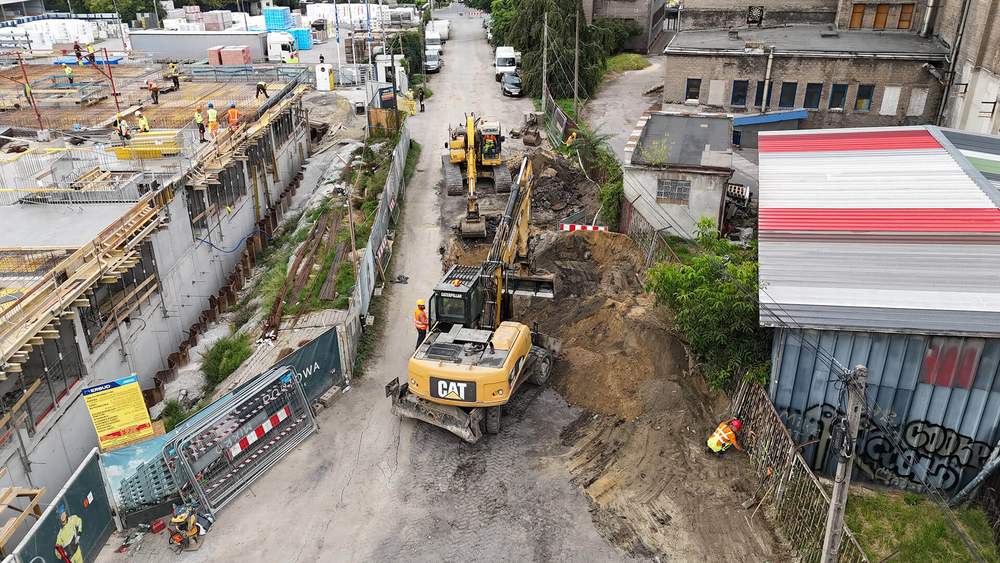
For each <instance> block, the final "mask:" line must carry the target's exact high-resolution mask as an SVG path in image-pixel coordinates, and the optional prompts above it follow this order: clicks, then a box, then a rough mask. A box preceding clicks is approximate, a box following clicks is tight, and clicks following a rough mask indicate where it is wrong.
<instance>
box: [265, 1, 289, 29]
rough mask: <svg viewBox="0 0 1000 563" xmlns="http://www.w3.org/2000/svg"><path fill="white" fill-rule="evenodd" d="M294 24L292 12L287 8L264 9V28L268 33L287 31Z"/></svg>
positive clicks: (272, 7) (270, 7)
mask: <svg viewBox="0 0 1000 563" xmlns="http://www.w3.org/2000/svg"><path fill="white" fill-rule="evenodd" d="M294 23H295V22H294V20H293V19H292V12H291V10H289V9H288V7H287V6H268V7H266V8H264V26H265V27H266V28H267V30H268V31H287V30H288V29H289V28H291V27H292V26H293V25H294Z"/></svg>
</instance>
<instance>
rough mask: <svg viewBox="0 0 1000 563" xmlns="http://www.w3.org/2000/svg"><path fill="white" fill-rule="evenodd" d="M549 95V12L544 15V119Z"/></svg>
mask: <svg viewBox="0 0 1000 563" xmlns="http://www.w3.org/2000/svg"><path fill="white" fill-rule="evenodd" d="M548 96H549V12H548V10H546V11H545V13H544V15H543V16H542V119H543V120H544V119H545V100H546V99H547V98H548Z"/></svg>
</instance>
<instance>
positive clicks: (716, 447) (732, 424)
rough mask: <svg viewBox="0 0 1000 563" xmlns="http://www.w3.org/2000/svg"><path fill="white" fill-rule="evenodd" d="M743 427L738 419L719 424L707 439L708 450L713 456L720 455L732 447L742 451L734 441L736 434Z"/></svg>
mask: <svg viewBox="0 0 1000 563" xmlns="http://www.w3.org/2000/svg"><path fill="white" fill-rule="evenodd" d="M742 427H743V423H742V422H740V419H738V418H731V419H729V420H727V421H725V422H720V423H719V426H718V427H717V428H716V429H715V432H712V435H711V436H709V437H708V449H709V450H710V451H711V452H712V453H715V454H722V453H723V452H725V451H726V450H728V449H729V446H733V447H734V448H736V449H737V450H743V448H742V447H740V444H739V442H737V441H736V433H737V432H739V431H740V428H742Z"/></svg>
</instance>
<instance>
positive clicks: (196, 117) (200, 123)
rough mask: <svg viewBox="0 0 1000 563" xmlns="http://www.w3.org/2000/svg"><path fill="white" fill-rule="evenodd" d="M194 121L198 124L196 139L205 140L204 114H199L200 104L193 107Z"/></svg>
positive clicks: (202, 141)
mask: <svg viewBox="0 0 1000 563" xmlns="http://www.w3.org/2000/svg"><path fill="white" fill-rule="evenodd" d="M194 123H195V125H197V126H198V141H199V142H201V143H205V142H207V140H206V139H205V116H204V115H202V114H201V106H198V107H196V108H195V109H194Z"/></svg>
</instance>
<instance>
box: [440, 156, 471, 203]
mask: <svg viewBox="0 0 1000 563" xmlns="http://www.w3.org/2000/svg"><path fill="white" fill-rule="evenodd" d="M441 172H442V174H443V175H444V187H445V190H447V192H448V195H462V194H464V193H465V189H466V188H465V180H464V179H463V178H462V168H461V166H457V165H454V164H452V163H451V159H450V158H449V156H448V155H447V154H442V155H441Z"/></svg>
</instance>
